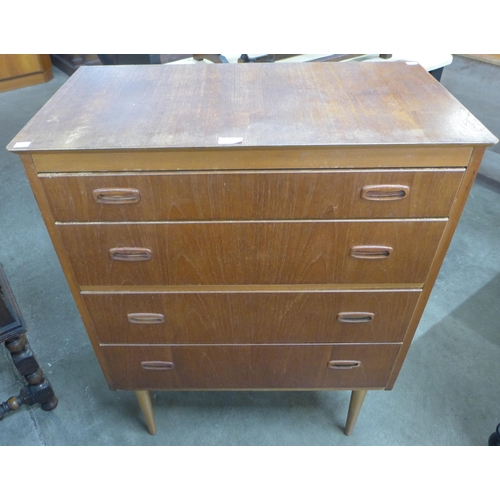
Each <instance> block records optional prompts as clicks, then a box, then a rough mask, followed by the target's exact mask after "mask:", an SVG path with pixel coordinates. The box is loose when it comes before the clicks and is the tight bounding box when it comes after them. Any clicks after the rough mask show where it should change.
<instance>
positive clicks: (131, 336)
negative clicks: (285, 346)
mask: <svg viewBox="0 0 500 500" xmlns="http://www.w3.org/2000/svg"><path fill="white" fill-rule="evenodd" d="M419 295H420V292H419V291H398V292H391V291H360V292H338V291H326V292H325V291H321V292H319V291H317V292H310V291H307V292H289V291H283V292H260V291H259V292H251V293H249V292H234V291H233V292H203V293H200V292H183V293H179V292H175V293H97V294H96V293H83V294H82V297H83V299H84V301H85V304H86V306H87V310H88V312H89V314H90V317H91V319H92V322H93V324H94V326H95V329H96V332H97V336H98V338H99V342H100V343H102V344H260V343H264V344H273V343H308V342H316V343H317V342H325V343H360V342H367V343H370V342H402V340H403V337H404V334H405V332H406V328H407V326H408V323H409V321H410V319H411V316H412V314H413V310H414V308H415V305H416V303H417V300H418V297H419Z"/></svg>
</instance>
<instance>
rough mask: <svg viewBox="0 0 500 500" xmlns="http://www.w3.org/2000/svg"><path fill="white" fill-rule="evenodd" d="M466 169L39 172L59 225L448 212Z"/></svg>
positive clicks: (382, 215)
mask: <svg viewBox="0 0 500 500" xmlns="http://www.w3.org/2000/svg"><path fill="white" fill-rule="evenodd" d="M463 172H464V169H411V170H409V169H405V170H401V169H398V170H396V169H392V170H376V171H369V170H359V169H358V170H337V171H334V170H312V171H306V170H295V171H293V170H292V171H291V170H284V171H276V170H269V171H238V172H235V171H225V172H179V173H178V172H163V173H158V172H156V173H155V172H149V173H127V174H119V173H116V174H93V175H91V174H41V175H40V178H41V182H42V184H43V186H44V189H45V192H46V195H47V198H48V201H49V204H50V206H51V209H52V212H53V214H54V217H55V219H56V220H57V221H61V222H72V221H77V222H93V221H148V220H151V221H169V220H172V221H173V220H179V221H180V220H200V221H201V220H262V219H277V220H280V219H294V220H297V219H363V218H386V217H387V218H391V217H392V218H394V217H395V218H408V217H446V216H447V215H448V213H449V211H450V208H451V205H452V203H453V200H454V198H455V194H456V192H457V189H458V187H459V185H460V181H461V179H462V176H463Z"/></svg>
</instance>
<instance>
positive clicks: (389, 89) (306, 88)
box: [8, 62, 497, 151]
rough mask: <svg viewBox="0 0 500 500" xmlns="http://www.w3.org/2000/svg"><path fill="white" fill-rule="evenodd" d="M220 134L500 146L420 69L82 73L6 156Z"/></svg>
mask: <svg viewBox="0 0 500 500" xmlns="http://www.w3.org/2000/svg"><path fill="white" fill-rule="evenodd" d="M403 81H404V84H402V82H403ZM221 137H222V138H227V137H229V138H233V137H236V138H241V142H240V144H236V145H234V146H228V148H238V147H240V146H242V147H269V146H280V147H282V146H328V145H343V146H345V145H374V144H376V145H384V144H385V145H393V144H399V145H411V144H418V145H430V144H494V143H495V142H496V141H497V139H496V138H495V137H494V136H493V135H492V134H491V133H490V132H489V131H488V130H487V129H486V128H485V127H484V126H483V125H482V124H481V123H480V122H479V121H478V120H477V119H476V118H475V117H474V116H473V115H472V114H471V113H470V112H469V111H467V109H466V108H465V107H463V106H462V105H461V104H460V103H459V102H458V101H457V100H456V99H455V98H454V97H453V96H451V94H449V93H448V91H447V90H446V89H445V88H444V87H442V86H441V85H440V83H439V82H437V81H436V79H435V78H433V77H432V76H431V75H430V74H429V73H428V72H427V71H426V70H425V69H424V68H422V67H421V66H419V65H407V64H406V63H405V62H384V63H383V64H370V63H359V62H343V63H339V64H301V63H295V64H293V63H290V64H206V65H202V64H200V65H170V66H169V65H141V66H86V67H85V66H84V67H81V68H80V69H79V70H78V71H76V72H75V73H74V74H73V76H72V77H71V78H70V79H69V80H68V81H67V82H66V83H65V84H64V85H63V86H62V87H61V88H60V89H59V91H58V92H57V93H56V94H55V95H54V96H53V97H52V98H51V99H50V100H49V102H48V103H47V104H46V105H45V106H44V107H43V108H42V109H41V110H40V111H39V112H38V113H37V115H36V116H35V117H34V118H33V119H32V120H31V121H30V122H29V123H28V124H27V125H26V126H25V127H24V128H23V130H22V131H21V132H19V134H18V135H17V136H16V137H15V138H14V139H13V141H12V142H11V143H10V144H9V146H8V148H9V149H10V150H14V151H16V150H17V151H23V150H24V151H41V150H43V151H49V150H52V151H69V150H115V149H164V148H165V149H168V148H192V147H196V148H213V147H219V138H221ZM16 142H29V143H30V145H29V147H28V148H25V149H23V148H20V149H13V146H14V144H15V143H16Z"/></svg>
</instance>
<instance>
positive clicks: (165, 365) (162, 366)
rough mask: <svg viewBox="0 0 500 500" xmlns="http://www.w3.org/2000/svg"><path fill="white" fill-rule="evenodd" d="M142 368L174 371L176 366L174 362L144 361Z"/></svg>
mask: <svg viewBox="0 0 500 500" xmlns="http://www.w3.org/2000/svg"><path fill="white" fill-rule="evenodd" d="M141 368H142V369H143V370H173V369H174V364H173V363H172V361H142V362H141Z"/></svg>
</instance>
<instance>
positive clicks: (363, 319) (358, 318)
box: [337, 312, 375, 323]
mask: <svg viewBox="0 0 500 500" xmlns="http://www.w3.org/2000/svg"><path fill="white" fill-rule="evenodd" d="M374 316H375V314H373V313H365V312H343V313H339V314H337V321H339V322H340V323H369V322H370V321H372V320H373V318H374Z"/></svg>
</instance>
